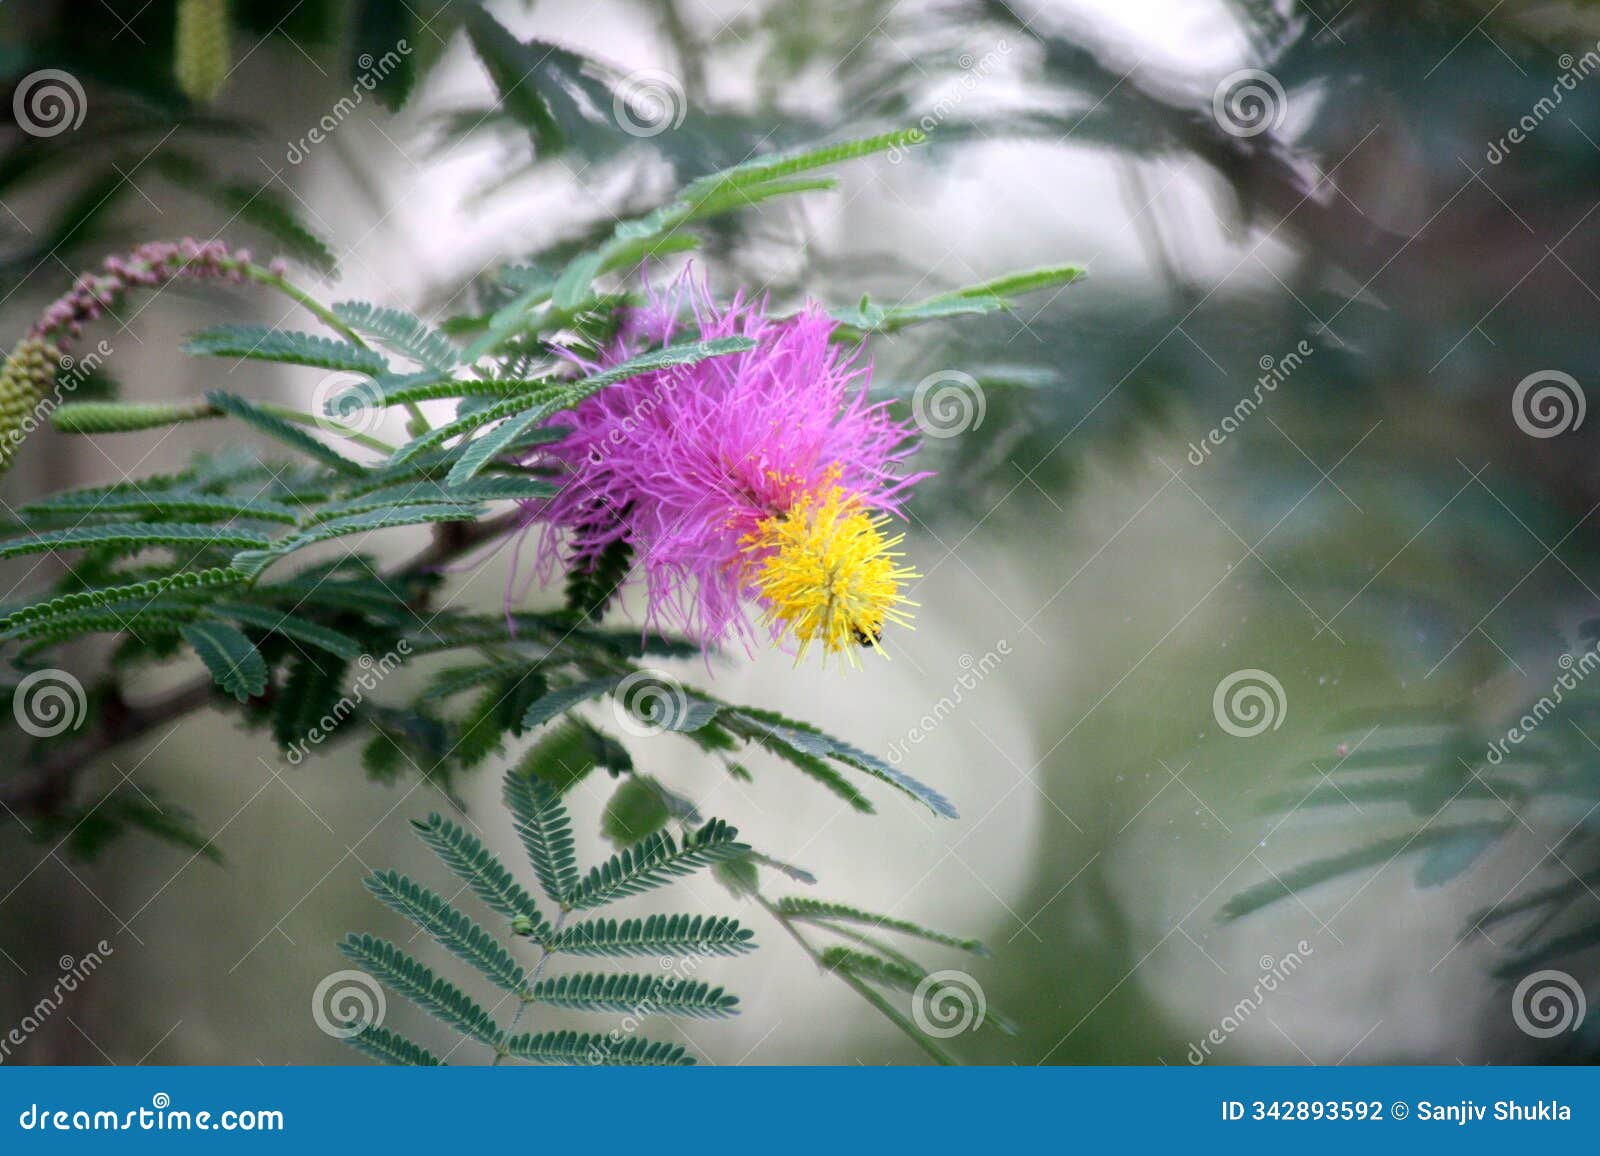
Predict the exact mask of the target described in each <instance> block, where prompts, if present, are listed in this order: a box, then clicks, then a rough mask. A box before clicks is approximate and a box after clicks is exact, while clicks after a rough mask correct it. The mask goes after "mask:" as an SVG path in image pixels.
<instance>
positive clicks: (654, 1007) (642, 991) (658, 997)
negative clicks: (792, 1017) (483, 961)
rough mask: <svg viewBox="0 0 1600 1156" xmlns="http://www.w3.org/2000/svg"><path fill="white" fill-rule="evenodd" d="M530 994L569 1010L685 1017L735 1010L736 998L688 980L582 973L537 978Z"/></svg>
mask: <svg viewBox="0 0 1600 1156" xmlns="http://www.w3.org/2000/svg"><path fill="white" fill-rule="evenodd" d="M533 998H534V1002H535V1003H544V1004H549V1005H550V1006H552V1007H563V1008H571V1009H573V1010H575V1011H592V1012H619V1013H622V1014H625V1015H633V1016H679V1017H683V1018H686V1019H725V1018H726V1017H728V1016H731V1015H735V1014H737V1010H736V1009H737V1006H738V1003H739V997H738V996H735V995H729V994H728V993H727V992H725V991H724V990H723V989H722V988H720V987H712V986H711V985H710V984H708V983H701V982H698V981H694V980H678V979H674V978H673V977H671V976H659V975H626V974H623V975H598V974H594V973H587V972H584V973H579V974H576V975H563V976H559V977H557V978H555V979H542V980H540V981H539V982H538V983H536V984H534V985H533Z"/></svg>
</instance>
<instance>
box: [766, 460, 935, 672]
mask: <svg viewBox="0 0 1600 1156" xmlns="http://www.w3.org/2000/svg"><path fill="white" fill-rule="evenodd" d="M888 521H889V519H888V518H887V517H885V516H883V515H881V514H876V515H875V514H874V513H872V511H871V510H870V509H869V508H868V507H866V506H864V505H863V504H862V503H861V501H860V499H858V498H857V497H855V495H853V494H849V493H847V492H845V491H844V490H843V489H841V488H840V487H838V486H832V487H830V488H828V489H825V490H822V491H820V492H819V493H815V494H804V495H802V496H801V497H800V499H799V500H798V501H797V502H795V504H794V505H793V506H792V507H791V508H790V510H789V511H788V512H787V513H786V514H775V515H773V516H772V517H769V518H767V519H765V520H764V521H763V522H762V523H761V524H760V525H759V526H758V527H757V528H756V530H755V531H754V532H753V533H751V534H748V535H746V537H745V539H744V549H745V553H746V554H748V555H750V556H751V557H752V558H753V559H755V562H754V565H753V573H752V575H751V581H752V582H753V583H754V585H755V588H756V590H757V591H758V592H759V593H760V595H761V598H762V600H763V602H765V603H766V620H767V621H768V622H769V623H770V622H780V623H782V624H783V626H784V627H785V628H786V629H787V630H788V631H789V633H790V634H792V635H794V637H795V639H796V641H798V642H799V643H800V654H799V656H800V657H804V655H805V653H806V651H807V650H808V649H809V648H810V646H811V644H812V643H814V642H820V643H821V645H822V648H823V651H824V653H826V654H843V655H845V656H846V657H847V658H848V659H849V660H850V662H851V663H852V664H855V661H856V658H855V654H856V648H857V647H858V646H870V647H872V648H873V649H874V650H876V651H878V653H880V654H882V653H883V647H882V637H883V630H884V627H885V626H886V625H889V624H891V623H892V624H895V625H899V626H910V624H911V617H910V615H909V614H908V613H906V611H905V610H903V609H902V607H907V606H915V605H916V603H914V602H911V601H909V600H908V599H906V597H905V596H904V595H903V594H901V592H900V591H901V587H902V585H903V584H904V583H905V582H907V581H910V580H912V579H914V578H916V577H918V575H917V572H916V571H915V570H913V569H911V568H910V567H908V566H902V565H899V563H898V561H897V560H898V559H899V558H900V557H901V555H900V554H899V553H897V552H896V551H895V549H894V548H895V547H896V546H898V545H899V544H900V543H901V541H903V540H904V537H905V535H903V534H896V535H895V536H894V537H892V538H891V537H885V535H884V527H885V526H886V525H887V524H888Z"/></svg>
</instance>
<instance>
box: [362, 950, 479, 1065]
mask: <svg viewBox="0 0 1600 1156" xmlns="http://www.w3.org/2000/svg"><path fill="white" fill-rule="evenodd" d="M339 950H340V951H342V952H343V953H344V954H345V956H346V957H347V958H349V959H350V960H352V961H353V962H355V963H357V964H359V965H361V966H362V967H364V968H366V969H367V970H368V971H370V972H371V973H372V974H373V975H374V976H376V977H377V978H378V979H379V980H380V981H381V982H382V983H384V984H387V985H388V986H389V987H391V988H393V989H394V990H395V991H397V992H399V993H400V994H401V995H403V996H404V997H405V998H406V999H408V1000H410V1001H411V1002H412V1003H414V1004H416V1005H417V1006H418V1007H420V1008H421V1009H422V1010H423V1011H425V1012H428V1013H430V1014H431V1015H433V1016H435V1017H437V1018H438V1019H440V1020H443V1021H444V1022H445V1023H447V1024H449V1025H450V1026H451V1027H453V1028H455V1029H456V1030H457V1031H459V1032H461V1033H462V1034H463V1035H466V1036H470V1037H471V1038H472V1039H475V1040H478V1041H479V1042H480V1043H485V1044H488V1045H489V1046H490V1047H492V1048H495V1047H499V1045H500V1029H499V1028H498V1027H497V1026H496V1025H495V1022H494V1017H492V1016H491V1015H490V1014H489V1013H488V1012H487V1011H485V1010H484V1009H483V1008H482V1006H480V1005H479V1004H478V1002H477V1001H476V1000H474V999H473V998H472V997H471V996H469V995H467V994H466V993H465V992H463V991H461V990H460V989H459V988H457V987H456V986H455V985H454V984H452V983H450V982H449V981H448V980H443V979H439V978H438V977H436V976H435V975H434V974H433V972H432V971H431V970H430V969H429V968H428V967H426V966H425V965H424V964H422V963H420V962H418V961H417V960H415V959H413V958H411V956H409V955H407V954H406V953H405V952H403V951H401V950H400V949H399V948H398V947H396V946H395V945H394V944H392V943H390V942H389V941H388V940H386V939H379V938H378V937H377V936H374V935H356V934H354V933H352V934H350V935H347V936H345V939H344V942H343V943H341V944H340V945H339Z"/></svg>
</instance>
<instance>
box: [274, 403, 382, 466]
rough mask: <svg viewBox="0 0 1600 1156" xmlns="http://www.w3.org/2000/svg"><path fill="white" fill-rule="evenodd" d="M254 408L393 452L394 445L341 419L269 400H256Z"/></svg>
mask: <svg viewBox="0 0 1600 1156" xmlns="http://www.w3.org/2000/svg"><path fill="white" fill-rule="evenodd" d="M255 404H256V408H258V409H264V410H266V411H267V412H268V413H270V414H271V415H272V416H273V417H281V418H282V419H283V420H284V421H292V422H294V423H295V424H296V425H303V426H310V427H312V428H315V429H320V430H326V431H327V432H328V433H331V434H333V435H334V436H335V437H341V438H344V439H345V440H346V441H352V442H355V443H356V445H358V446H366V447H367V449H369V450H377V451H378V452H379V453H380V454H384V455H388V454H392V453H394V447H393V446H392V445H390V444H389V443H388V442H386V441H382V440H380V439H379V438H375V437H372V436H371V435H370V434H364V433H362V432H361V431H360V430H356V429H351V428H350V427H349V426H347V425H345V424H344V422H342V421H337V420H335V419H334V418H331V417H317V416H316V415H315V414H309V413H303V412H301V411H300V410H298V409H295V408H293V407H292V406H287V405H278V404H276V403H274V402H270V401H258V402H256V403H255Z"/></svg>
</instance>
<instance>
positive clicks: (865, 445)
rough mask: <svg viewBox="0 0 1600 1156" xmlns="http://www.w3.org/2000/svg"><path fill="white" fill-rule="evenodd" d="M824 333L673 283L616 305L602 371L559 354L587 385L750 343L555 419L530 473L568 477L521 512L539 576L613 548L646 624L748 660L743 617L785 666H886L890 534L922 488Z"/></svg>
mask: <svg viewBox="0 0 1600 1156" xmlns="http://www.w3.org/2000/svg"><path fill="white" fill-rule="evenodd" d="M685 307H686V311H687V313H688V317H687V319H683V318H680V311H681V310H684V309H685ZM685 326H691V327H692V328H693V329H694V330H697V332H693V333H688V334H679V332H678V331H679V329H680V328H681V327H685ZM834 328H835V324H834V322H833V321H832V320H831V319H830V318H829V317H828V316H827V314H826V313H825V312H823V311H822V310H821V309H820V308H819V307H817V306H815V305H808V306H807V307H806V308H804V309H802V310H800V311H799V312H798V313H797V314H795V315H793V316H791V317H786V318H774V317H772V316H770V315H769V314H768V312H767V304H766V302H765V301H764V300H755V301H752V300H747V299H745V298H744V297H743V296H740V297H736V298H735V299H734V301H733V303H732V304H731V305H728V306H726V307H719V306H717V305H716V304H715V303H713V301H712V300H711V298H710V295H709V293H708V292H707V290H706V289H705V287H704V285H702V284H698V283H695V282H692V281H690V280H688V279H687V278H684V279H681V280H680V281H678V282H677V283H676V284H675V285H674V286H673V288H672V289H670V290H669V291H668V292H667V293H665V294H664V295H659V296H658V295H655V294H652V295H651V296H650V297H649V300H648V302H647V304H646V305H645V306H644V307H642V308H639V309H633V310H629V311H628V312H627V313H626V314H625V315H624V317H623V319H622V325H621V329H620V334H621V336H619V337H618V338H617V339H616V341H615V342H614V343H613V344H612V346H610V347H608V348H607V349H605V350H604V351H602V353H601V354H600V357H599V360H598V361H594V362H591V361H589V360H588V359H585V358H583V357H580V356H577V355H573V357H574V360H576V361H578V362H579V363H580V364H581V365H582V366H583V368H584V369H585V370H587V371H591V372H592V371H596V370H600V369H604V368H606V367H609V366H611V365H615V364H617V363H618V362H621V361H623V360H625V359H627V358H628V357H631V356H635V355H637V354H638V353H639V352H641V351H642V350H644V349H647V348H651V347H655V346H659V345H665V344H672V343H675V342H681V341H686V340H702V341H709V340H712V339H715V338H719V337H747V338H750V339H751V340H753V341H754V342H755V345H754V347H753V348H751V349H749V350H746V351H744V352H740V353H734V354H730V355H727V356H723V357H717V358H711V359H707V360H704V361H700V362H696V363H693V364H690V365H680V366H673V367H670V368H667V369H661V370H655V371H651V372H648V373H641V374H639V375H637V376H635V377H632V378H629V379H628V380H626V381H624V382H621V383H619V384H617V385H615V386H612V387H611V388H609V389H606V390H603V391H601V392H600V393H598V394H595V395H594V396H593V397H590V398H588V399H587V400H585V401H584V402H583V403H581V404H580V405H579V406H578V407H577V408H576V409H574V410H572V411H569V412H567V413H563V414H560V415H558V416H557V417H556V418H554V419H552V420H551V423H550V424H551V425H552V426H561V427H566V428H567V429H569V430H570V432H569V433H568V434H567V435H566V436H565V437H564V438H562V439H561V440H560V441H558V442H555V443H553V444H551V445H548V446H545V447H541V448H540V449H539V450H537V451H535V454H534V457H533V460H532V461H531V462H530V464H535V465H539V466H543V467H556V468H557V469H559V471H560V472H561V473H563V474H564V475H565V476H564V479H563V483H564V484H563V486H562V490H561V492H560V493H559V494H558V495H557V496H556V497H554V498H551V499H548V500H545V501H540V502H532V503H528V504H527V507H526V508H527V512H528V515H529V520H530V522H539V523H542V524H543V527H542V530H541V533H540V539H539V562H538V571H539V573H540V574H541V575H542V576H544V577H546V578H548V577H549V576H550V575H551V574H552V573H553V572H554V571H555V570H556V569H557V568H558V567H559V566H562V565H569V566H571V567H574V568H576V569H580V570H588V569H593V568H594V567H595V566H596V564H597V563H598V562H599V561H600V559H601V558H602V556H603V555H604V554H605V552H606V550H607V548H608V547H610V546H612V545H614V544H617V543H625V544H626V545H627V546H629V547H631V548H632V549H633V552H634V556H635V558H636V560H637V564H638V566H639V568H640V569H641V570H642V571H643V573H644V577H645V582H646V586H647V592H648V610H647V621H646V629H652V628H654V629H660V628H676V629H679V630H683V631H685V632H687V633H688V634H690V635H691V636H692V637H694V638H696V639H697V640H698V641H699V642H700V643H701V644H702V645H703V646H706V647H711V646H715V645H717V644H719V643H721V642H723V641H725V640H727V639H728V638H730V637H737V638H739V639H740V640H741V641H743V642H744V643H745V645H746V646H747V647H752V644H753V643H754V641H755V640H756V638H757V637H758V635H757V631H756V627H755V626H754V625H752V622H751V617H750V615H749V614H748V609H749V607H750V606H751V605H752V604H754V606H755V608H756V610H757V615H756V621H757V622H758V623H759V625H760V626H761V627H764V628H765V633H766V634H767V635H768V636H769V637H770V639H771V640H772V641H773V642H775V643H780V644H785V645H792V646H793V647H794V648H795V650H796V657H797V658H798V657H801V656H804V655H805V654H806V653H807V652H808V651H809V650H810V649H811V647H812V646H814V645H815V646H819V647H820V648H821V649H822V651H823V653H824V655H841V656H843V657H844V658H845V659H846V660H847V661H849V662H851V663H855V662H856V654H857V653H858V652H859V650H860V649H861V648H862V647H869V648H871V649H873V650H876V651H878V652H879V653H883V637H884V633H885V631H886V630H888V629H889V628H890V627H894V626H909V625H910V614H909V612H908V611H909V609H910V608H911V607H912V606H913V605H914V603H912V602H911V601H910V600H909V599H907V597H906V595H905V590H906V587H907V584H908V583H910V582H911V581H912V580H914V579H915V578H916V576H917V575H916V572H915V571H914V570H913V569H912V568H911V567H909V566H907V565H905V564H904V563H903V561H902V555H901V554H900V553H899V552H898V551H897V549H896V547H898V546H899V545H900V544H901V541H902V537H903V536H902V535H899V534H894V533H892V532H891V531H890V522H891V519H892V518H893V517H894V516H896V515H898V514H899V513H900V510H901V505H902V503H903V501H904V498H905V494H906V491H907V490H908V489H909V487H910V486H912V485H914V484H915V483H916V482H917V481H919V480H921V479H922V478H923V477H925V476H927V475H925V474H903V473H901V470H900V467H901V463H902V462H903V461H904V460H905V459H906V458H907V457H908V456H909V455H910V454H911V453H912V452H913V450H914V449H915V448H916V443H915V438H914V436H913V432H912V429H911V428H910V427H909V426H908V425H907V424H906V423H903V422H900V421H897V420H895V419H894V418H893V417H892V416H891V415H890V414H889V413H888V411H887V407H886V405H885V404H883V403H874V402H870V401H868V399H867V389H868V386H869V384H870V380H871V372H872V369H871V365H870V363H869V362H867V361H866V360H865V359H864V358H863V357H861V355H860V354H859V352H858V351H857V350H854V349H849V348H845V347H842V346H841V345H839V344H838V343H836V342H834V340H833V332H834Z"/></svg>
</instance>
